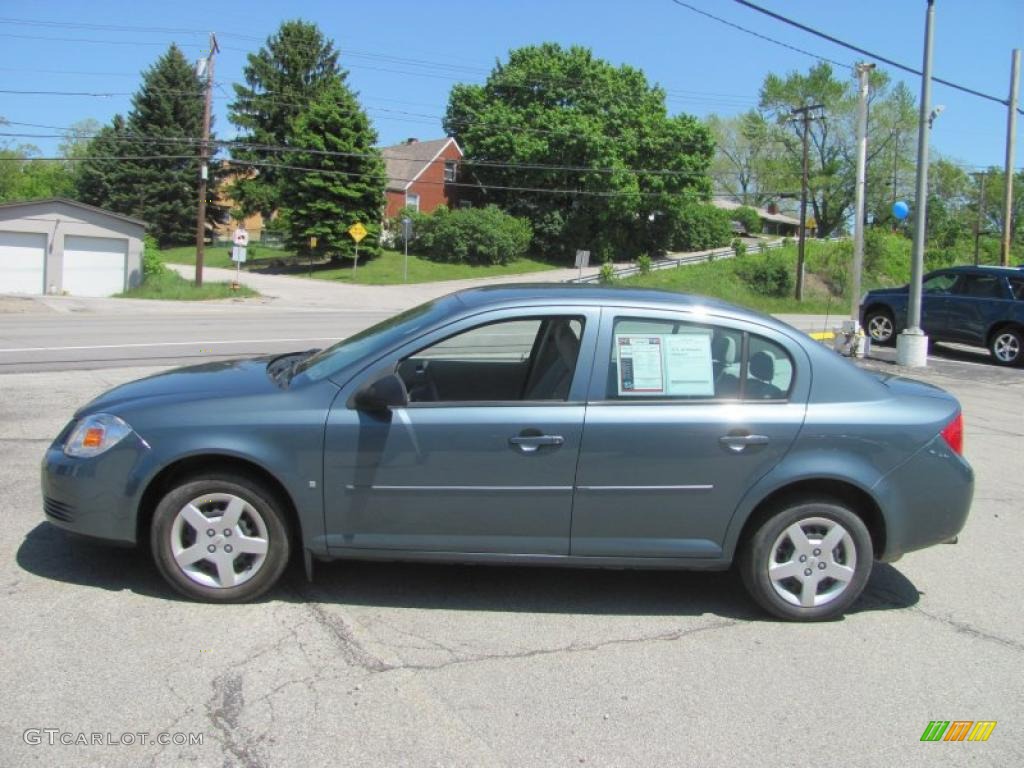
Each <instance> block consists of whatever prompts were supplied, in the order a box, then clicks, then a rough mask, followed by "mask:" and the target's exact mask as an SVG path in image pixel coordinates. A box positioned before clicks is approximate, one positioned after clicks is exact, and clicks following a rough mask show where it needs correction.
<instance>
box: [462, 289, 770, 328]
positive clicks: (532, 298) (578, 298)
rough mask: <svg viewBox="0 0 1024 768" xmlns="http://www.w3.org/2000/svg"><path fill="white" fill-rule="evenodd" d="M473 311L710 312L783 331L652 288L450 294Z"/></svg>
mask: <svg viewBox="0 0 1024 768" xmlns="http://www.w3.org/2000/svg"><path fill="white" fill-rule="evenodd" d="M453 296H455V297H457V298H458V299H459V301H461V302H462V303H463V304H464V305H465V306H467V307H471V308H474V309H477V308H479V309H486V308H488V307H498V306H508V305H512V304H517V305H523V304H573V305H585V306H634V307H643V308H646V309H669V310H680V309H682V310H687V309H689V310H694V309H703V310H712V311H713V313H714V314H720V315H726V316H729V317H734V318H737V319H742V320H751V321H754V322H757V323H761V324H762V325H771V326H773V327H777V328H785V327H787V326H786V324H785V323H783V322H782V321H780V320H777V319H776V318H774V317H772V316H771V315H766V314H763V313H761V312H757V311H755V310H752V309H746V308H744V307H739V306H737V305H735V304H730V303H729V302H727V301H722V300H721V299H715V298H712V297H710V296H700V295H696V294H688V293H676V292H674V291H661V290H657V289H654V288H623V287H610V286H604V285H594V284H593V283H516V284H514V285H490V286H484V287H481V288H468V289H465V290H462V291H459V292H458V293H455V294H453Z"/></svg>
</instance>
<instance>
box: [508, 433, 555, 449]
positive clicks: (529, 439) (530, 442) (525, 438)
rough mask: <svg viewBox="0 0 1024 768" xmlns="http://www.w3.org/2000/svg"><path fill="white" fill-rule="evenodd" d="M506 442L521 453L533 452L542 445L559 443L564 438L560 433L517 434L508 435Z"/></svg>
mask: <svg viewBox="0 0 1024 768" xmlns="http://www.w3.org/2000/svg"><path fill="white" fill-rule="evenodd" d="M508 442H509V445H512V446H514V447H516V448H518V449H519V450H520V451H522V452H523V453H533V452H534V451H536V450H537V449H538V448H540V447H541V446H544V445H561V444H562V443H564V442H565V438H564V437H562V436H561V435H517V436H516V437H510V438H509V439H508Z"/></svg>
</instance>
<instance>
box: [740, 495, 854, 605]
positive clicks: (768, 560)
mask: <svg viewBox="0 0 1024 768" xmlns="http://www.w3.org/2000/svg"><path fill="white" fill-rule="evenodd" d="M873 559H874V553H873V550H872V546H871V534H870V533H868V530H867V527H866V526H865V525H864V522H863V521H862V520H861V519H860V517H858V516H857V515H856V514H855V513H854V512H852V511H851V510H849V509H847V508H846V507H845V506H843V505H842V504H840V503H838V502H835V501H825V500H819V501H802V502H798V503H794V504H792V505H790V506H787V507H785V508H784V509H781V510H780V511H778V512H776V513H775V514H772V515H770V516H769V517H767V518H766V519H765V520H764V521H763V522H761V524H760V525H759V526H758V527H757V528H756V529H755V530H754V531H753V533H752V535H751V536H750V538H749V539H748V540H747V541H746V543H745V545H744V546H743V548H742V549H741V551H740V560H739V568H740V574H741V575H742V577H743V582H744V584H745V585H746V587H747V590H748V591H749V592H750V594H751V596H752V597H753V598H754V600H755V601H756V602H757V603H758V605H760V606H761V607H762V608H764V609H765V610H766V611H768V612H769V613H772V614H774V615H775V616H779V617H781V618H784V619H794V620H798V621H821V620H824V619H831V618H835V617H837V616H840V615H842V614H843V613H844V612H845V611H846V609H847V608H849V607H850V605H852V604H853V602H854V600H856V599H857V597H858V596H859V595H860V593H861V591H862V590H863V589H864V585H865V584H866V583H867V580H868V576H870V574H871V566H872V564H873Z"/></svg>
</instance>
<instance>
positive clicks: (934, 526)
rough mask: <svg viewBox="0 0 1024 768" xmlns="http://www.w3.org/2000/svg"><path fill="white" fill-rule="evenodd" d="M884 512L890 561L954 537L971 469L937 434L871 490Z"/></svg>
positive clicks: (962, 519)
mask: <svg viewBox="0 0 1024 768" xmlns="http://www.w3.org/2000/svg"><path fill="white" fill-rule="evenodd" d="M873 491H874V493H875V497H876V498H877V499H878V500H879V504H880V506H881V508H882V509H883V510H885V528H886V537H885V549H884V552H883V553H882V556H881V558H880V559H882V560H884V561H887V562H891V561H893V560H896V559H898V558H899V557H901V556H902V555H903V554H905V553H907V552H912V551H914V550H916V549H923V548H924V547H930V546H932V545H934V544H942V543H944V542H948V541H950V540H951V539H954V540H955V539H956V537H957V535H958V534H959V533H960V531H961V530H963V527H964V525H965V524H966V522H967V515H968V513H969V512H970V509H971V500H972V499H973V497H974V470H973V469H971V465H970V464H968V463H967V461H966V460H964V459H963V457H961V456H958V455H957V454H955V453H953V451H951V450H950V448H949V446H948V445H946V442H945V440H943V439H942V438H941V437H939V436H936V437H935V438H934V439H933V440H932V441H931V442H930V443H928V445H926V446H925V447H924V448H922V449H921V450H920V451H918V452H917V454H915V455H914V457H913V458H911V459H910V460H909V461H907V462H906V463H904V464H902V465H900V466H899V467H897V468H896V469H894V470H893V471H892V472H890V473H889V474H888V475H886V476H885V477H884V478H882V480H880V481H879V482H878V484H877V485H876V486H875V488H874V489H873Z"/></svg>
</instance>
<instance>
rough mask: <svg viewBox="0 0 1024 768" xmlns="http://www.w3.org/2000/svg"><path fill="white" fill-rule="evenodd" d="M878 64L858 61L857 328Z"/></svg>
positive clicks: (854, 305)
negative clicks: (872, 85) (871, 92)
mask: <svg viewBox="0 0 1024 768" xmlns="http://www.w3.org/2000/svg"><path fill="white" fill-rule="evenodd" d="M874 68H875V65H874V64H865V63H860V64H858V65H857V80H858V85H859V93H858V97H857V188H856V205H855V212H854V218H853V279H852V280H851V281H850V284H851V289H852V290H851V294H852V296H853V298H852V299H851V301H850V304H851V307H850V317H851V318H853V329H854V331H857V330H858V328H859V326H860V273H861V270H862V269H863V267H864V197H865V192H866V187H867V180H866V177H867V159H868V88H869V83H868V78H869V76H870V75H871V71H872V70H873V69H874Z"/></svg>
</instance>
